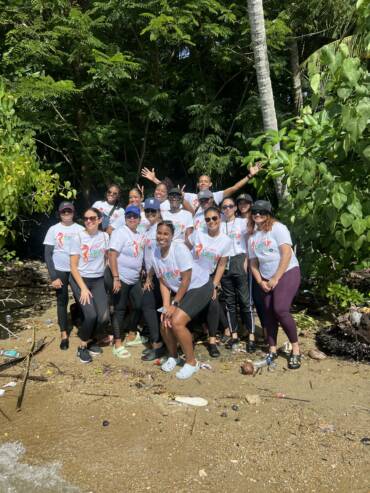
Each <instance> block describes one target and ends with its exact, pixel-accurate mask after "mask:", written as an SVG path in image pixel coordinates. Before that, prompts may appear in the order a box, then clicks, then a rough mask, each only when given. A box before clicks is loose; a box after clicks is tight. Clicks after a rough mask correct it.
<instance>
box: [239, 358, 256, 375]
mask: <svg viewBox="0 0 370 493" xmlns="http://www.w3.org/2000/svg"><path fill="white" fill-rule="evenodd" d="M240 371H241V373H242V374H243V375H253V374H254V371H255V370H254V366H253V363H251V362H250V361H245V362H244V363H243V364H242V365H241V366H240Z"/></svg>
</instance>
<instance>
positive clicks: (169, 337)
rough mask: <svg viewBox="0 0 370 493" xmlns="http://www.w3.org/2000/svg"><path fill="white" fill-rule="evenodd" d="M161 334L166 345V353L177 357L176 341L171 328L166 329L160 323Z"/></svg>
mask: <svg viewBox="0 0 370 493" xmlns="http://www.w3.org/2000/svg"><path fill="white" fill-rule="evenodd" d="M161 334H162V338H163V340H164V343H165V344H166V346H167V349H168V354H169V355H170V356H172V357H173V358H177V341H176V338H175V336H174V334H173V332H172V329H168V328H167V327H164V326H163V325H161Z"/></svg>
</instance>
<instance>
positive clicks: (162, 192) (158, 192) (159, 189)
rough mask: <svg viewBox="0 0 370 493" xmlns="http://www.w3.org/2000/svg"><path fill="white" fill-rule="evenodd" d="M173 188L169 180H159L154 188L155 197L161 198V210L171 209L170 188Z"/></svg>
mask: <svg viewBox="0 0 370 493" xmlns="http://www.w3.org/2000/svg"><path fill="white" fill-rule="evenodd" d="M170 188H172V186H171V185H170V186H169V185H168V183H167V181H159V182H158V184H157V186H156V187H155V190H154V198H156V199H157V200H159V203H160V204H161V211H169V210H170V203H169V201H168V190H169V189H170Z"/></svg>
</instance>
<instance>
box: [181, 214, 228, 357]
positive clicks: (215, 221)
mask: <svg viewBox="0 0 370 493" xmlns="http://www.w3.org/2000/svg"><path fill="white" fill-rule="evenodd" d="M204 221H205V224H206V225H207V231H206V232H203V231H201V230H196V231H194V232H193V233H192V234H191V235H190V237H189V239H188V242H187V244H188V245H189V246H190V247H191V251H192V254H193V257H194V260H195V265H199V266H200V267H201V268H203V269H204V270H206V271H207V272H209V274H210V276H211V279H212V282H213V286H214V290H213V295H212V300H211V302H210V303H209V304H208V306H207V308H206V314H205V315H206V319H207V325H208V333H209V340H208V351H209V354H210V356H211V357H212V358H218V357H219V356H220V351H219V350H218V347H217V344H216V333H217V329H218V326H219V323H220V314H221V307H220V304H219V301H218V292H219V290H220V288H221V285H220V283H221V278H222V276H223V274H224V271H225V267H226V264H227V261H228V257H229V252H230V248H231V240H230V238H228V237H227V236H226V235H225V234H224V233H222V232H221V213H220V209H219V208H218V207H215V206H211V207H209V208H208V209H206V210H205V212H204Z"/></svg>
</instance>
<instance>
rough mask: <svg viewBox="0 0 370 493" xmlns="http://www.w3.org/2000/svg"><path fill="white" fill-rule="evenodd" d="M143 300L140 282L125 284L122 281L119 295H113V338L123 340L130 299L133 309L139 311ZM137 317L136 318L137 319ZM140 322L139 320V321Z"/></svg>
mask: <svg viewBox="0 0 370 493" xmlns="http://www.w3.org/2000/svg"><path fill="white" fill-rule="evenodd" d="M142 298H143V291H142V289H141V284H140V281H138V282H137V283H136V284H125V283H124V282H122V281H121V289H120V290H119V291H118V293H113V295H112V301H113V308H114V311H113V317H112V326H113V337H114V338H115V339H121V332H122V331H123V329H124V320H125V314H126V310H127V305H128V301H129V299H130V301H131V303H132V309H133V310H134V311H138V310H140V309H141V300H142ZM136 318H137V317H135V319H136ZM137 321H138V320H137Z"/></svg>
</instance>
